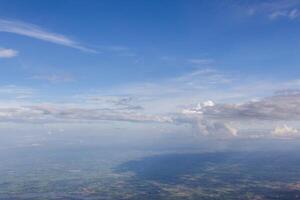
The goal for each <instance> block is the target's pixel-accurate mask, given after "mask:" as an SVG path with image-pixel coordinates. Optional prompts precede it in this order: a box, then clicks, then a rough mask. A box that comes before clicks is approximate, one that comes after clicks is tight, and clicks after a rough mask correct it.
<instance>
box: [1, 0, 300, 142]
mask: <svg viewBox="0 0 300 200" xmlns="http://www.w3.org/2000/svg"><path fill="white" fill-rule="evenodd" d="M0 13H1V14H0V48H1V49H0V67H1V74H0V77H1V78H0V98H1V99H0V106H1V110H0V118H1V121H2V123H3V124H4V125H3V126H5V124H6V123H16V124H19V125H20V126H22V123H23V122H26V123H29V124H33V126H36V125H35V124H41V123H42V124H47V123H59V124H60V125H59V126H67V125H66V124H68V123H79V124H84V123H88V122H90V121H96V122H97V123H99V127H98V128H99V129H101V128H102V127H103V126H101V123H104V122H103V121H105V123H111V126H112V127H115V126H121V127H122V126H124V123H127V122H128V123H129V125H128V124H126V126H130V127H132V128H134V127H139V130H140V127H142V128H144V129H149V124H148V123H149V122H151V123H155V124H156V123H157V125H156V126H155V127H159V128H158V129H159V130H162V131H167V132H171V131H173V130H174V129H176V130H177V129H178V130H180V131H182V130H181V129H179V127H181V128H182V127H186V126H189V128H188V130H186V131H187V132H188V131H194V130H196V132H199V133H200V135H210V134H211V133H218V134H217V135H228V133H229V135H233V136H237V135H243V134H242V132H243V130H244V132H245V130H248V129H249V127H248V126H249V123H250V122H251V123H252V122H253V123H255V121H257V120H260V119H264V122H263V124H262V125H261V124H260V125H257V124H255V129H259V130H261V129H262V127H267V128H264V130H263V131H262V130H261V132H268V133H270V134H271V135H272V134H273V133H274V134H275V135H276V134H277V136H278V135H284V136H295V135H297V136H298V128H300V127H294V126H296V125H297V122H298V110H295V107H297V105H298V103H299V105H300V100H299V94H300V92H298V89H299V86H300V79H299V73H300V68H299V63H300V57H299V56H298V54H299V46H300V37H299V35H300V34H299V33H300V26H299V24H300V2H299V1H297V0H275V1H255V0H253V1H233V0H230V1H229V0H228V1H222V2H221V1H215V0H213V1H204V0H203V1H199V0H197V1H196V0H195V1H193V0H188V1H183V0H178V1H164V0H162V1H156V0H154V1H135V0H130V1H33V0H28V1H12V0H9V1H6V0H2V1H1V7H0ZM201 102H202V103H201ZM203 102H204V103H203ZM289 105H290V106H289ZM291 111H293V112H294V114H292V113H290V112H291ZM277 112H278V113H277ZM279 113H281V114H282V115H280V116H279ZM299 113H300V112H299ZM277 114H278V116H277ZM290 115H291V116H294V117H293V118H289V117H287V116H290ZM274 116H275V117H274ZM241 118H242V120H241ZM244 118H245V119H244ZM20 122H22V123H21V124H20ZM245 122H246V123H245ZM62 123H63V124H64V125H62ZM116 123H117V124H116ZM265 124H267V125H265ZM295 124H296V125H295ZM165 126H166V128H164V129H162V128H161V127H165ZM265 129H266V130H265ZM246 132H249V131H246ZM277 132H279V133H277ZM219 133H220V134H219ZM239 133H241V134H239ZM255 134H256V133H255ZM244 135H245V134H244Z"/></svg>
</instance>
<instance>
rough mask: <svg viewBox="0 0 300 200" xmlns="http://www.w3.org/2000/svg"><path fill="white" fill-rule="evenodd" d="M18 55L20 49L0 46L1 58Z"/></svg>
mask: <svg viewBox="0 0 300 200" xmlns="http://www.w3.org/2000/svg"><path fill="white" fill-rule="evenodd" d="M17 55H18V51H16V50H14V49H6V48H0V58H13V57H15V56H17Z"/></svg>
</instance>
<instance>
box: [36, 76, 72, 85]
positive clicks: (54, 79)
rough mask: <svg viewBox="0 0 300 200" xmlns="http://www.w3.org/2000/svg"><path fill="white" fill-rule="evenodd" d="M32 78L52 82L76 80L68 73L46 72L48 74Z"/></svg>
mask: <svg viewBox="0 0 300 200" xmlns="http://www.w3.org/2000/svg"><path fill="white" fill-rule="evenodd" d="M31 79H34V80H44V81H49V82H51V83H60V82H71V81H74V78H73V77H72V76H71V75H68V74H46V75H35V76H32V77H31Z"/></svg>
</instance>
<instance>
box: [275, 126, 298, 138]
mask: <svg viewBox="0 0 300 200" xmlns="http://www.w3.org/2000/svg"><path fill="white" fill-rule="evenodd" d="M271 133H272V135H273V136H275V137H294V136H300V134H299V131H298V129H296V128H292V127H289V126H288V125H286V124H284V125H283V126H277V127H276V128H275V129H274V130H272V132H271Z"/></svg>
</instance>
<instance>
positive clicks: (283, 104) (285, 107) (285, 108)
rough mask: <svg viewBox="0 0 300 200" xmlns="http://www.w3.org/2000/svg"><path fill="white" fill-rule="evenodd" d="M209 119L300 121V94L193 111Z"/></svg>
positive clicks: (219, 105)
mask: <svg viewBox="0 0 300 200" xmlns="http://www.w3.org/2000/svg"><path fill="white" fill-rule="evenodd" d="M193 109H194V111H195V112H197V113H201V114H202V115H204V116H206V117H208V118H214V119H228V120H249V119H250V120H251V119H253V120H299V119H300V94H298V93H297V94H287V95H275V96H272V97H267V98H264V99H262V100H258V101H249V102H246V103H238V104H215V105H213V106H204V107H200V109H199V106H198V109H195V108H192V109H191V111H193Z"/></svg>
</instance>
